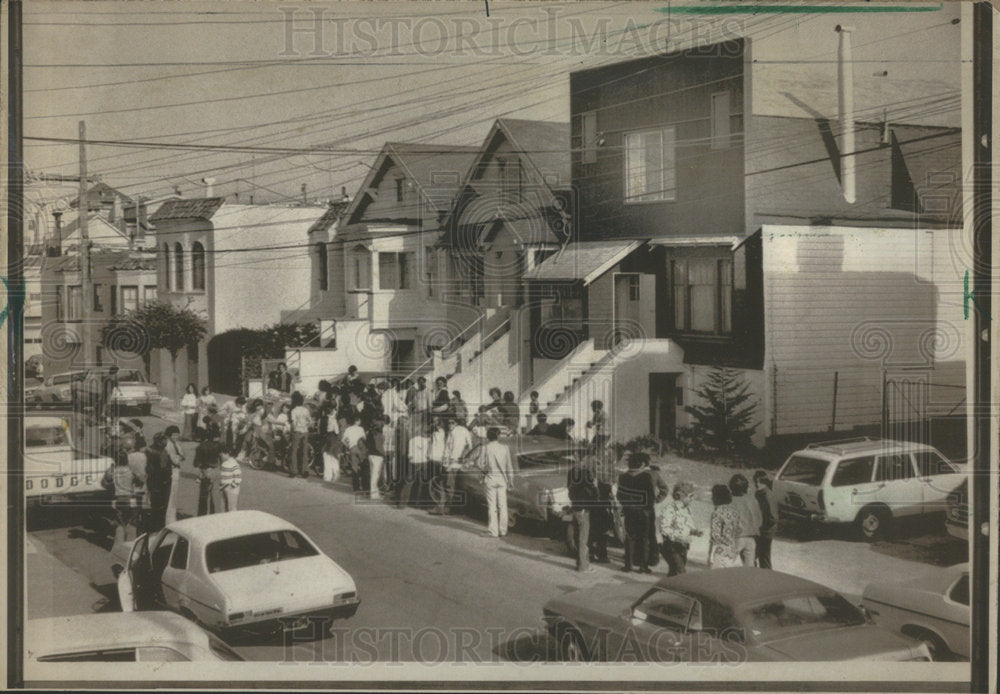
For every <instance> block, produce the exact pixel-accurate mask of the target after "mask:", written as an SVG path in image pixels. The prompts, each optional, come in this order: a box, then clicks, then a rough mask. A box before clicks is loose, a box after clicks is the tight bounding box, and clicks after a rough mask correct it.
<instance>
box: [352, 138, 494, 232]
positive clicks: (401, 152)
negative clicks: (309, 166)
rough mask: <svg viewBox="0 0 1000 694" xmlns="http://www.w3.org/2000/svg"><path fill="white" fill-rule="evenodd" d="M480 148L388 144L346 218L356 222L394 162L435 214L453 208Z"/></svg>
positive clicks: (355, 197)
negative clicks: (462, 182)
mask: <svg viewBox="0 0 1000 694" xmlns="http://www.w3.org/2000/svg"><path fill="white" fill-rule="evenodd" d="M476 151H477V148H475V147H469V146H465V145H437V144H418V143H415V142H387V143H385V145H384V146H383V147H382V151H381V152H380V153H379V155H378V157H377V158H376V159H375V163H374V164H373V165H372V168H371V170H370V171H369V172H368V175H367V176H365V180H364V182H363V183H362V184H361V188H360V190H359V191H358V194H357V195H355V196H354V199H353V200H352V201H351V204H350V205H349V206H348V208H347V211H346V212H345V217H346V218H347V219H348V220H350V221H351V222H356V221H357V217H358V216H359V215H360V214H361V213H362V212H363V211H364V209H365V207H367V205H368V204H369V203H370V202H371V200H372V198H371V196H370V195H369V194H368V190H370V189H372V188H376V187H377V186H378V184H379V183H380V182H381V179H382V176H384V175H385V171H386V170H387V169H388V162H389V161H391V162H393V163H395V164H396V165H397V166H399V167H400V168H401V169H402V170H403V171H404V172H405V173H406V176H407V177H408V178H409V179H410V181H411V182H412V183H413V184H414V185H415V186H416V187H417V189H418V191H419V192H420V195H421V197H422V199H423V201H424V202H425V203H427V204H429V205H430V209H433V210H438V211H440V210H445V209H447V208H448V207H449V205H450V204H451V200H452V198H454V196H455V193H456V192H457V191H458V188H459V185H460V183H461V181H462V180H463V178H464V177H465V174H466V172H467V171H468V169H469V165H470V164H471V163H472V160H473V158H474V156H475V153H476Z"/></svg>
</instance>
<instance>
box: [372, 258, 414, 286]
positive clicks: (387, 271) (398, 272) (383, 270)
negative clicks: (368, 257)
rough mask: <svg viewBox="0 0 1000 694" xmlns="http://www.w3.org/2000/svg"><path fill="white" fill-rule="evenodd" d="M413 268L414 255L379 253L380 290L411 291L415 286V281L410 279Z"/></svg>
mask: <svg viewBox="0 0 1000 694" xmlns="http://www.w3.org/2000/svg"><path fill="white" fill-rule="evenodd" d="M412 266H413V253H379V254H378V288H379V289H411V288H412V286H413V280H412V278H411V277H410V269H411V268H412Z"/></svg>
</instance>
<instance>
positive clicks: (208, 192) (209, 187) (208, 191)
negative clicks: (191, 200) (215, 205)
mask: <svg viewBox="0 0 1000 694" xmlns="http://www.w3.org/2000/svg"><path fill="white" fill-rule="evenodd" d="M201 182H202V183H204V184H205V197H206V198H210V197H212V194H213V193H214V192H215V179H214V178H211V177H209V178H203V179H201Z"/></svg>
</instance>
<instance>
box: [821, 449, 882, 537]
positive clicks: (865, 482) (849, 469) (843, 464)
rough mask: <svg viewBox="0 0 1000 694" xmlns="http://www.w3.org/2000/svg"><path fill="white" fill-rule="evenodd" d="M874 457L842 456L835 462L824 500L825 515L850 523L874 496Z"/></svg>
mask: <svg viewBox="0 0 1000 694" xmlns="http://www.w3.org/2000/svg"><path fill="white" fill-rule="evenodd" d="M874 475H875V456H873V455H865V456H859V457H857V458H845V459H844V460H841V461H839V462H838V463H837V467H836V469H834V471H833V476H832V477H831V478H830V485H829V487H828V488H827V490H826V491H827V494H826V499H825V505H826V514H827V517H828V518H831V519H832V520H837V521H844V522H850V521H853V520H854V518H855V516H857V514H858V511H860V510H861V507H862V506H864V505H865V504H866V503H868V501H869V500H870V499H871V498H872V496H873V495H874V493H875V491H876V489H877V487H876V485H875V484H873V483H872V478H873V477H874Z"/></svg>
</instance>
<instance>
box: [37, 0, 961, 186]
mask: <svg viewBox="0 0 1000 694" xmlns="http://www.w3.org/2000/svg"><path fill="white" fill-rule="evenodd" d="M682 4H686V5H694V4H697V3H694V2H688V3H673V4H672V5H671V4H670V3H667V2H654V3H642V2H630V3H615V2H601V3H595V2H589V3H588V2H572V3H534V2H490V3H489V17H487V16H486V3H485V2H484V1H483V0H477V1H475V2H434V3H419V2H385V3H377V2H376V3H372V2H366V3H346V2H345V3H313V4H291V3H264V2H254V3H250V2H245V3H241V2H232V1H228V0H227V1H226V2H171V1H164V2H155V3H154V2H88V3H86V4H84V3H79V2H49V1H47V0H34V1H33V0H28V1H27V2H26V6H25V12H24V22H25V26H24V46H25V54H24V55H25V58H24V59H25V65H26V67H25V76H24V83H25V94H24V102H25V120H24V123H25V134H26V135H27V136H31V137H60V138H75V137H76V135H77V122H78V121H79V120H81V119H82V120H85V121H86V123H87V136H88V138H89V139H94V140H116V141H120V140H134V141H140V142H155V143H176V144H180V143H195V144H211V145H229V146H234V147H243V148H246V147H256V148H262V150H263V149H266V148H268V147H277V148H313V147H317V146H325V147H335V148H337V152H335V153H329V154H328V153H321V154H287V153H282V152H266V151H260V152H257V153H251V152H249V151H239V152H232V151H226V152H219V151H204V150H202V151H184V150H177V149H167V148H155V147H150V148H145V147H144V148H123V147H119V146H111V145H90V146H89V147H88V158H89V165H90V170H91V172H94V173H100V174H101V175H102V176H103V178H104V180H106V181H107V182H108V183H110V184H111V185H114V186H116V187H119V188H121V189H122V190H124V191H125V192H127V193H129V194H132V195H145V196H147V197H153V198H157V197H163V196H165V195H168V194H170V193H171V192H172V191H173V189H174V187H175V186H180V188H181V189H182V191H184V193H185V194H186V195H196V194H198V187H199V185H200V184H199V181H200V179H201V178H202V177H203V176H209V175H210V176H214V177H215V178H216V179H217V183H216V191H217V192H219V193H222V194H232V193H235V192H239V193H240V194H241V200H246V197H245V196H246V195H247V194H248V193H249V192H250V190H251V186H252V184H251V182H250V181H251V179H253V180H254V181H255V182H256V194H257V200H258V201H261V200H268V201H280V200H283V199H288V198H297V197H298V196H299V195H300V187H301V185H302V184H303V183H305V184H306V185H307V189H308V195H309V197H310V198H311V199H319V198H329V197H331V196H332V195H334V193H335V192H336V193H339V190H340V187H341V186H342V185H344V186H347V189H348V192H349V193H350V194H353V193H354V192H355V189H356V187H357V186H358V185H359V184H360V181H361V178H362V177H363V176H364V174H365V172H366V170H367V167H368V166H369V165H370V164H371V162H372V161H373V159H374V155H375V153H376V152H377V151H378V149H379V148H380V147H381V145H382V143H383V142H385V141H387V140H397V141H420V142H435V143H452V144H473V145H478V144H480V142H481V141H482V139H483V137H485V135H486V133H487V131H488V130H489V127H490V125H491V124H492V122H493V120H494V119H495V118H497V117H498V116H511V117H517V118H536V119H542V120H563V121H565V120H568V118H569V93H568V90H569V80H568V74H569V73H570V72H571V71H573V70H577V69H580V68H584V67H593V66H595V65H600V64H605V63H612V62H619V61H623V60H628V59H630V58H635V57H640V56H643V55H649V54H653V53H659V52H663V51H664V50H668V49H676V48H679V47H685V46H687V45H690V44H691V43H708V42H711V41H716V40H719V39H722V38H732V37H734V36H749V37H751V39H752V40H753V45H754V48H753V56H754V58H755V59H756V60H758V61H760V62H759V63H758V67H757V68H756V69H755V75H754V76H755V81H754V103H755V109H754V110H755V112H758V113H762V112H774V113H787V114H788V115H807V114H806V113H805V112H803V111H802V110H801V106H795V105H794V103H793V102H792V101H789V99H788V97H787V94H789V93H791V94H795V95H796V97H797V100H798V101H805V102H807V103H808V104H809V105H810V106H811V107H812V108H814V109H816V110H819V111H821V112H824V113H825V114H826V115H831V116H835V115H836V57H837V34H836V32H835V31H834V27H835V26H836V25H837V24H849V25H852V26H853V27H854V28H855V32H854V47H855V50H854V57H855V60H856V63H855V72H854V74H855V81H856V91H857V95H858V108H859V110H861V111H864V112H865V113H869V114H870V113H880V112H881V108H882V106H883V105H888V107H889V108H890V109H893V110H894V109H897V108H898V109H900V110H899V114H900V117H901V118H902V117H904V116H905V117H906V118H907V119H908V120H911V121H913V122H923V123H936V124H947V125H958V122H959V105H958V99H957V95H958V84H959V28H958V26H955V25H954V24H952V20H954V19H957V17H958V16H959V8H958V7H957V3H943V6H941V5H938V4H928V5H924V6H925V7H931V8H933V11H927V12H906V13H902V12H893V13H865V14H768V15H759V16H753V15H747V14H736V15H727V16H721V17H720V16H692V15H680V14H675V13H672V12H670V11H669V10H671V9H672V8H677V7H680V6H681V5H682ZM702 4H704V3H702ZM838 4H839V3H838ZM865 6H866V7H869V8H870V7H872V4H868V3H866V4H865ZM911 7H913V5H911ZM317 18H318V20H319V22H320V24H319V26H320V27H321V31H322V35H321V36H319V39H320V41H319V43H320V45H319V46H317V45H316V38H317V36H316V34H315V32H313V31H308V32H303V31H298V32H293V33H292V34H291V35H289V29H290V28H292V29H300V30H301V29H310V30H311V29H313V28H314V27H315V26H316V25H315V21H316V19H317ZM290 21H291V22H294V24H290V23H289V22H290ZM758 78H759V79H758ZM924 96H928V97H934V99H927V101H926V103H925V101H924V99H923V98H922V97H924ZM796 109H798V110H796ZM894 112H895V111H894ZM890 117H892V116H890ZM25 144H26V148H25V151H26V160H27V164H28V167H29V168H30V169H31V170H33V171H44V172H60V173H75V172H76V168H77V148H76V145H74V144H53V143H47V142H36V141H31V140H29V141H27V142H26V143H25ZM61 194H66V193H65V191H62V193H61Z"/></svg>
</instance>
